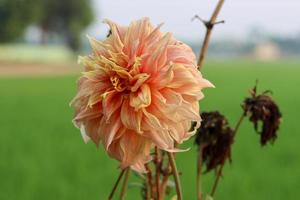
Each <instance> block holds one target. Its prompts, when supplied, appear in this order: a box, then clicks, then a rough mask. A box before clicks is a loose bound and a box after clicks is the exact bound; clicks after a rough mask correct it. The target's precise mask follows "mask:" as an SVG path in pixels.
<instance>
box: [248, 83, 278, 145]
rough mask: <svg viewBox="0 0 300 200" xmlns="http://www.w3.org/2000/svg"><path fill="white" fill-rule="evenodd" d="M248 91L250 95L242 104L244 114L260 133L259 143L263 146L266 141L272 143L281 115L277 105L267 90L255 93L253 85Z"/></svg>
mask: <svg viewBox="0 0 300 200" xmlns="http://www.w3.org/2000/svg"><path fill="white" fill-rule="evenodd" d="M250 93H251V96H252V97H249V98H246V99H245V100H244V104H243V109H244V111H245V114H246V115H247V116H249V120H250V121H251V122H252V123H253V124H254V129H255V131H256V132H257V133H258V134H260V143H261V145H262V146H264V145H266V144H267V143H268V142H271V143H272V144H273V143H274V141H275V139H276V138H277V131H278V129H279V125H280V122H281V116H282V115H281V112H280V110H279V107H278V105H277V104H276V103H275V102H274V100H273V99H272V98H271V96H270V95H268V93H270V92H269V91H266V92H263V93H262V94H260V95H257V93H256V86H255V87H254V88H253V89H252V90H251V91H250ZM259 122H261V123H262V127H261V130H259Z"/></svg>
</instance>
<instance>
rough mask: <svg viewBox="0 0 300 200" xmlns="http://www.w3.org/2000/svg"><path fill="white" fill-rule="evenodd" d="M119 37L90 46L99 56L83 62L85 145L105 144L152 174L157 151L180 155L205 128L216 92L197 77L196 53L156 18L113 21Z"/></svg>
mask: <svg viewBox="0 0 300 200" xmlns="http://www.w3.org/2000/svg"><path fill="white" fill-rule="evenodd" d="M105 22H106V23H107V24H108V25H109V26H110V30H111V34H109V35H108V37H107V38H106V39H105V40H104V41H98V40H96V39H93V38H90V43H91V46H92V49H93V52H92V54H91V55H89V56H85V57H81V58H80V62H81V63H83V65H84V66H85V72H83V75H82V77H81V78H80V79H79V81H78V93H77V95H76V97H75V98H74V100H73V101H72V103H71V105H72V106H73V107H74V108H75V118H74V124H75V126H76V127H78V128H80V129H81V133H82V135H83V138H84V139H85V140H86V141H87V140H89V139H91V140H92V141H93V142H94V143H96V144H97V145H98V144H99V143H102V144H103V146H104V147H105V149H106V151H107V152H108V154H109V155H110V156H111V157H113V158H115V159H117V160H119V161H120V162H121V168H126V167H128V166H131V167H132V168H133V169H134V170H137V171H145V169H144V163H146V162H148V161H149V160H150V159H151V158H150V150H151V148H153V147H154V146H157V147H158V148H159V149H163V150H166V151H176V148H175V146H174V143H181V142H183V141H184V140H186V139H188V138H190V137H191V136H192V135H193V134H194V132H195V131H191V132H189V127H190V124H191V122H192V121H197V126H199V124H200V116H199V103H198V101H199V100H200V99H202V98H203V94H202V92H201V90H202V89H203V88H206V87H212V86H213V85H212V84H211V83H210V82H209V81H207V80H205V79H203V78H202V75H201V73H200V72H199V71H198V70H197V65H196V58H195V55H194V53H193V51H192V49H191V48H190V47H189V46H187V45H185V44H183V43H182V42H179V41H177V40H176V39H175V38H174V37H173V36H172V34H171V33H165V34H164V33H162V32H161V31H160V26H161V25H159V26H157V27H154V26H152V25H151V23H150V22H149V19H148V18H144V19H141V20H138V21H133V22H132V23H131V24H130V25H129V26H128V27H125V26H119V25H117V24H115V23H113V22H111V21H109V20H106V21H105Z"/></svg>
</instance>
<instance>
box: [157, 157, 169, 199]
mask: <svg viewBox="0 0 300 200" xmlns="http://www.w3.org/2000/svg"><path fill="white" fill-rule="evenodd" d="M171 172H172V168H171V166H170V162H168V164H167V166H166V168H165V169H164V172H163V175H164V176H163V179H162V182H161V186H160V199H164V195H165V193H166V189H167V186H168V181H169V177H170V175H171Z"/></svg>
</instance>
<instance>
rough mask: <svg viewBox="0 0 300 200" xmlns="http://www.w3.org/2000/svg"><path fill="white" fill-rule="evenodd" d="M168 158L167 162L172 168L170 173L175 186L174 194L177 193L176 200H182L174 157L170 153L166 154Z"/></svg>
mask: <svg viewBox="0 0 300 200" xmlns="http://www.w3.org/2000/svg"><path fill="white" fill-rule="evenodd" d="M167 153H168V156H169V161H170V164H171V167H172V172H173V176H174V180H175V186H176V193H177V200H182V190H181V184H180V179H179V174H178V171H177V167H176V163H175V159H174V155H173V153H171V152H167Z"/></svg>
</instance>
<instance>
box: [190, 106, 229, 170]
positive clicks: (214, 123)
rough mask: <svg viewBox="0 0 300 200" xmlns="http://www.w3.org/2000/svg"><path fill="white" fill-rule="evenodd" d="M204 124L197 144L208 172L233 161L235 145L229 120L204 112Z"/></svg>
mask: <svg viewBox="0 0 300 200" xmlns="http://www.w3.org/2000/svg"><path fill="white" fill-rule="evenodd" d="M201 117H202V122H201V126H200V128H199V129H198V130H197V133H196V138H195V143H196V144H197V145H199V151H202V152H201V154H200V155H202V160H203V163H205V164H206V172H209V171H211V170H212V169H216V168H217V167H218V166H220V165H223V164H224V162H225V161H226V160H227V159H229V160H231V145H232V144H233V136H234V135H233V129H232V128H230V126H229V124H228V121H227V119H226V118H225V117H224V116H223V115H222V114H220V113H219V112H217V111H215V112H203V113H202V114H201Z"/></svg>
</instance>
